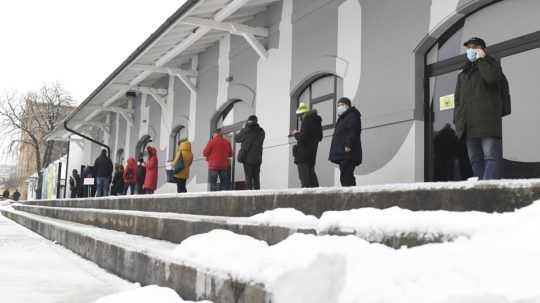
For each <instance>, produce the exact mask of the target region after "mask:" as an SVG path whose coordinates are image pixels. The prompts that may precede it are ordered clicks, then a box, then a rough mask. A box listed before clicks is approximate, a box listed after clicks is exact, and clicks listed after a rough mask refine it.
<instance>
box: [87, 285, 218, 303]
mask: <svg viewBox="0 0 540 303" xmlns="http://www.w3.org/2000/svg"><path fill="white" fill-rule="evenodd" d="M148 302H159V303H190V302H191V301H184V300H182V298H180V297H179V296H178V294H177V293H176V292H175V291H174V290H172V289H170V288H166V287H158V286H156V285H151V286H146V287H142V288H137V289H135V290H129V291H125V292H121V293H118V294H114V295H110V296H107V297H104V298H101V299H99V300H97V301H95V302H94V303H148ZM205 302H206V303H211V302H209V301H203V302H200V303H205Z"/></svg>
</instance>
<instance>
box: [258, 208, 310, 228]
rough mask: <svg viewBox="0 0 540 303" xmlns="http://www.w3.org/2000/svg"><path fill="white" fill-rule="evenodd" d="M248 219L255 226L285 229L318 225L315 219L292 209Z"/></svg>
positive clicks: (277, 210) (275, 211)
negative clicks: (272, 226)
mask: <svg viewBox="0 0 540 303" xmlns="http://www.w3.org/2000/svg"><path fill="white" fill-rule="evenodd" d="M249 219H250V221H251V222H253V223H256V224H261V225H277V226H287V227H313V226H315V225H317V223H318V219H317V217H315V216H308V215H305V214H304V213H302V212H301V211H299V210H296V209H294V208H278V209H274V210H269V211H265V212H264V213H261V214H257V215H255V216H252V217H250V218H249Z"/></svg>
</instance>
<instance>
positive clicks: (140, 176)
mask: <svg viewBox="0 0 540 303" xmlns="http://www.w3.org/2000/svg"><path fill="white" fill-rule="evenodd" d="M136 177H137V184H140V185H141V186H142V185H143V184H144V178H145V177H146V167H144V166H142V165H137V172H136Z"/></svg>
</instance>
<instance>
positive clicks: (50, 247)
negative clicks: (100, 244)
mask: <svg viewBox="0 0 540 303" xmlns="http://www.w3.org/2000/svg"><path fill="white" fill-rule="evenodd" d="M134 287H136V285H134V284H131V283H129V282H127V281H125V280H122V279H120V278H118V277H117V276H114V275H112V274H109V273H107V272H106V271H105V270H103V269H101V268H99V267H98V266H97V265H95V264H94V263H91V262H89V261H86V260H84V259H83V258H81V257H79V256H78V255H76V254H74V253H72V252H71V251H69V250H67V249H65V248H63V247H61V246H59V245H56V244H54V243H52V242H50V241H48V240H46V239H44V238H42V237H41V236H39V235H37V234H35V233H33V232H31V231H29V230H27V229H26V228H24V227H22V226H20V225H18V224H17V223H15V222H13V221H11V220H9V219H7V218H5V217H3V216H2V215H1V214H0V302H6V303H7V302H39V303H49V302H50V303H53V302H54V303H88V302H91V301H93V300H96V299H97V298H100V297H103V296H106V295H108V294H111V293H115V292H118V291H123V290H127V289H131V288H134Z"/></svg>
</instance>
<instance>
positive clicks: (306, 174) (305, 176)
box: [297, 163, 319, 188]
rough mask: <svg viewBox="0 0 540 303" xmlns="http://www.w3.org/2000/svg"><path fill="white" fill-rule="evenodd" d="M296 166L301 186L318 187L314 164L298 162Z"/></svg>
mask: <svg viewBox="0 0 540 303" xmlns="http://www.w3.org/2000/svg"><path fill="white" fill-rule="evenodd" d="M297 166H298V176H299V177H300V183H301V184H302V188H310V187H319V179H318V178H317V174H316V173H315V164H311V163H298V164H297Z"/></svg>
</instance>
